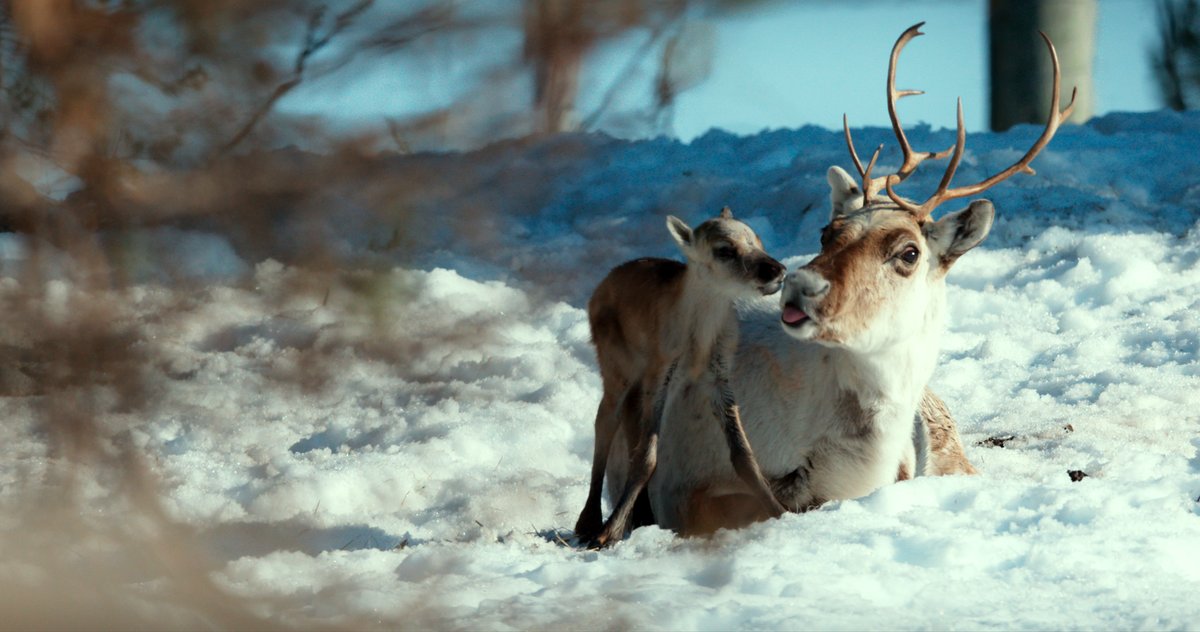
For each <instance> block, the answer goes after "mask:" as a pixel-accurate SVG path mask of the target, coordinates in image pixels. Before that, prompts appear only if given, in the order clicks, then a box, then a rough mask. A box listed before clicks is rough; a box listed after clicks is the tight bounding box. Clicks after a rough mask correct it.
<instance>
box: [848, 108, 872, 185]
mask: <svg viewBox="0 0 1200 632" xmlns="http://www.w3.org/2000/svg"><path fill="white" fill-rule="evenodd" d="M842 131H843V132H845V133H846V146H847V147H849V148H850V158H851V159H853V160H854V168H855V169H857V170H858V175H860V176H863V175H866V173H867V172H866V171H864V170H863V166H862V161H861V160H859V159H858V152H857V151H854V139H853V138H851V137H850V119H849V118H847V117H846V114H845V113H843V114H842Z"/></svg>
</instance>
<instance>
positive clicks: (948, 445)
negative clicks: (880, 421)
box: [917, 387, 979, 476]
mask: <svg viewBox="0 0 1200 632" xmlns="http://www.w3.org/2000/svg"><path fill="white" fill-rule="evenodd" d="M917 414H918V415H920V417H921V420H922V421H923V422H924V424H925V431H926V433H927V435H926V436H927V437H928V448H927V449H928V454H927V458H928V461H927V464H926V466H925V468H924V471H923V472H920V473H921V474H924V475H927V476H945V475H947V474H978V473H979V472H978V470H976V469H975V466H973V465H971V462H970V461H969V460H967V455H966V452H964V451H963V445H962V439H961V438H960V437H959V436H958V425H957V424H956V423H954V417H953V416H952V415H951V414H950V409H949V408H947V407H946V403H945V402H943V401H942V400H941V398H939V397H938V396H937V395H934V394H933V391H931V390H929V388H928V387H926V389H925V392H924V393H922V395H921V405H920V407H919V408H918V410H917Z"/></svg>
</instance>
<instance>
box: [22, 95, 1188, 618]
mask: <svg viewBox="0 0 1200 632" xmlns="http://www.w3.org/2000/svg"><path fill="white" fill-rule="evenodd" d="M1039 133H1040V129H1039V128H1038V127H1037V126H1022V127H1018V128H1016V129H1014V130H1012V131H1010V132H1007V133H1003V134H971V135H970V136H969V137H968V139H967V154H966V158H965V160H964V161H963V165H962V167H961V168H960V169H959V172H958V176H957V178H956V182H968V181H977V180H980V179H982V178H983V177H984V176H986V175H988V174H989V173H991V172H994V171H997V170H999V169H1001V168H1003V167H1005V166H1007V164H1009V163H1011V162H1013V161H1015V160H1016V159H1017V158H1018V157H1019V156H1020V155H1021V153H1022V152H1023V151H1024V149H1025V148H1026V147H1028V146H1029V145H1030V144H1031V143H1032V141H1033V139H1034V138H1036V136H1037V135H1038V134H1039ZM855 138H856V142H857V144H858V146H859V147H872V146H874V145H875V144H878V143H880V142H884V143H887V144H888V149H887V150H885V154H884V156H883V157H882V159H881V160H882V165H881V167H879V168H878V169H880V171H882V170H883V169H886V168H887V167H888V166H889V165H893V166H894V165H895V164H896V162H897V157H896V155H895V153H890V151H894V147H895V142H894V139H893V138H892V137H891V132H890V130H887V129H881V128H870V129H860V130H855ZM910 139H911V141H912V142H913V144H914V146H916V147H930V148H932V147H937V148H941V147H945V146H949V145H950V144H951V143H952V140H953V133H952V131H949V130H937V131H933V130H930V129H928V128H915V129H914V130H913V131H912V132H911V133H910ZM1196 147H1200V114H1197V113H1185V114H1179V113H1167V112H1163V113H1156V114H1139V115H1129V114H1113V115H1109V116H1106V117H1104V118H1101V119H1098V120H1094V121H1093V122H1091V123H1089V124H1087V125H1084V126H1069V127H1065V128H1063V129H1062V130H1061V131H1060V132H1059V133H1058V136H1057V137H1056V138H1055V139H1054V141H1053V142H1052V143H1051V145H1050V147H1049V148H1048V149H1047V150H1046V151H1045V152H1044V153H1043V154H1042V155H1041V156H1040V157H1039V158H1038V159H1037V160H1036V161H1035V163H1034V166H1035V167H1036V168H1037V170H1038V175H1036V176H1035V177H1029V176H1017V177H1014V178H1013V179H1012V180H1009V181H1008V182H1006V183H1004V184H1002V185H1000V186H998V187H996V188H995V189H993V190H992V191H990V192H989V193H988V194H987V196H988V197H989V199H991V200H992V201H993V202H994V203H995V206H996V209H997V219H996V224H995V227H994V229H993V231H992V233H991V235H990V236H989V237H988V238H987V240H986V241H985V242H984V243H983V245H982V246H981V247H979V248H978V249H976V250H974V251H972V252H971V253H969V254H967V255H966V256H964V257H963V258H962V259H961V260H960V261H959V262H958V263H957V264H956V266H955V268H954V269H953V271H952V273H951V274H950V276H949V281H948V298H949V303H950V314H949V322H948V328H947V332H946V335H945V338H944V343H943V348H942V355H941V361H940V364H939V368H938V369H937V371H936V373H935V375H934V377H933V380H932V384H931V385H932V387H933V389H934V390H935V391H936V392H937V393H938V394H939V395H940V396H941V397H942V398H944V399H945V400H946V402H947V404H948V405H949V407H950V409H951V410H952V411H953V413H954V416H955V417H956V419H957V420H958V423H959V428H960V431H961V432H962V435H963V439H964V443H965V444H966V446H967V454H968V456H969V458H970V459H971V460H972V461H973V463H974V464H975V465H976V466H977V467H978V468H979V469H980V471H981V475H980V476H976V477H944V478H918V479H915V480H910V481H904V482H900V483H896V484H894V485H890V486H888V487H885V488H883V489H880V490H878V491H876V492H875V493H873V494H871V495H869V496H867V497H864V498H860V499H855V500H846V501H841V502H834V503H830V504H828V505H826V506H824V507H822V508H821V509H820V510H818V511H813V512H810V513H806V514H802V515H786V516H784V517H783V518H781V519H778V520H772V521H768V522H766V523H760V524H757V525H753V526H751V527H749V528H746V529H742V530H739V531H734V532H729V531H722V532H719V533H718V534H717V535H716V536H714V537H713V538H711V539H693V540H683V539H679V538H676V537H675V536H674V535H673V534H671V533H669V532H666V531H663V530H661V529H658V528H654V527H648V528H643V529H639V530H637V531H635V532H634V533H633V534H632V536H631V537H630V538H629V539H628V540H627V541H625V542H622V543H620V544H619V545H617V546H615V547H613V548H612V549H610V550H604V551H599V552H597V551H585V550H580V549H578V548H574V547H571V546H564V544H563V542H561V541H560V540H559V538H560V536H561V537H563V538H569V537H570V534H569V531H568V529H569V528H570V526H571V525H572V524H573V523H574V520H575V517H576V515H577V513H578V511H579V509H580V508H581V507H582V503H583V500H584V497H585V495H586V488H587V472H588V468H589V464H590V459H591V445H592V418H593V414H594V411H595V406H596V404H597V403H598V402H599V399H600V388H599V378H598V375H597V372H596V366H595V360H594V355H593V352H592V349H591V346H590V342H589V333H588V328H587V322H586V315H585V313H584V311H583V309H582V305H583V303H584V301H585V300H586V297H587V295H588V294H589V292H590V291H591V289H592V288H593V287H594V286H595V284H596V282H597V281H598V280H599V279H600V278H601V277H602V276H603V274H605V272H606V271H607V270H608V269H609V268H610V267H612V266H614V265H616V264H618V263H620V262H621V261H623V260H626V259H629V258H633V257H635V256H645V255H667V256H672V255H673V246H672V244H671V242H670V240H669V238H668V235H667V233H666V231H665V229H664V228H663V227H662V224H663V216H664V215H665V214H667V213H671V214H675V215H678V216H680V217H683V218H685V219H686V220H688V221H691V222H698V221H701V220H703V219H705V218H706V217H709V216H712V215H713V214H715V213H716V211H717V210H719V209H720V208H721V206H723V205H726V204H727V205H729V206H731V207H732V208H733V210H734V212H735V214H736V215H737V216H738V217H740V218H742V219H744V220H746V221H747V222H748V223H749V224H751V225H752V226H753V227H754V228H755V229H756V230H757V231H758V232H759V233H760V235H761V236H762V237H763V240H764V242H765V245H766V248H767V250H768V251H769V252H771V253H773V254H775V255H776V256H777V257H779V258H781V259H785V260H786V261H785V262H786V263H787V264H788V265H789V267H790V268H794V267H795V266H797V265H802V264H803V263H804V262H806V261H807V259H808V258H809V257H811V256H812V255H813V254H814V253H815V251H816V249H817V235H818V232H819V229H820V228H821V226H823V225H824V223H825V221H826V219H827V216H828V212H829V210H828V191H827V186H826V184H825V180H824V173H825V170H826V168H827V167H828V166H829V165H831V164H841V165H843V166H848V158H847V154H846V151H845V148H844V145H843V142H842V140H841V134H840V132H833V131H828V130H824V129H820V128H816V127H805V128H803V129H799V130H778V131H771V132H764V133H761V134H758V135H755V136H749V137H738V136H733V135H730V134H727V133H723V132H715V131H714V132H710V133H708V134H707V135H705V136H702V137H700V138H698V139H696V140H695V141H694V142H692V143H690V144H682V143H680V142H677V141H672V140H667V139H656V140H648V141H637V142H630V141H621V140H615V139H612V138H608V137H605V136H600V135H573V136H563V137H557V138H550V139H546V140H542V141H538V142H533V143H517V142H513V143H503V144H499V145H494V146H492V147H489V148H485V149H483V150H480V151H477V152H473V153H467V154H442V155H432V154H431V155H415V156H407V157H397V158H395V159H393V161H394V164H392V165H391V166H390V168H391V169H394V170H395V171H396V173H397V174H400V175H403V174H420V176H421V178H422V179H423V181H424V182H425V184H426V186H425V188H424V189H423V193H422V194H420V195H416V196H414V198H413V200H410V201H409V203H410V204H412V205H413V209H412V211H413V213H414V217H416V218H417V219H416V220H415V222H416V225H414V226H412V227H411V228H412V230H413V231H414V233H419V234H421V235H423V236H424V237H423V238H422V241H420V242H419V243H417V244H416V245H415V246H413V247H412V248H411V249H409V251H408V252H406V253H405V257H406V260H405V262H404V265H403V266H401V265H396V266H395V267H394V268H393V269H392V270H391V271H390V272H389V273H387V274H384V275H382V276H379V275H376V276H372V277H370V286H371V288H372V292H371V293H370V294H369V295H367V294H364V292H363V290H362V284H358V285H356V284H354V283H347V282H343V283H336V284H334V285H332V286H331V289H330V290H329V292H328V293H327V294H324V295H322V294H321V293H319V292H318V293H311V294H304V293H300V294H295V293H290V294H289V293H286V292H284V288H287V287H290V286H291V285H290V284H292V283H294V282H296V281H297V279H296V276H297V275H299V274H301V273H300V272H299V271H298V269H297V268H295V267H293V266H291V265H289V264H288V258H287V256H286V255H280V258H279V260H275V259H262V260H258V259H254V258H253V257H252V255H251V254H247V251H245V250H244V249H239V248H238V247H236V245H235V244H234V243H232V242H231V241H230V240H229V239H227V238H225V237H223V236H222V235H220V234H217V233H211V232H198V231H185V230H180V229H174V228H169V229H168V228H157V229H153V231H150V232H148V233H147V234H146V235H145V236H144V238H145V240H146V243H147V244H152V247H153V248H161V249H168V250H170V251H172V252H174V253H177V254H176V255H175V258H176V259H177V260H178V261H179V270H178V271H177V272H178V273H179V274H182V275H183V276H184V277H186V278H188V279H191V281H192V283H189V284H178V283H176V282H174V281H170V280H169V279H178V278H179V277H178V276H171V277H161V276H160V275H159V274H158V272H156V271H155V270H152V269H147V270H145V271H144V272H139V273H138V276H137V278H139V279H141V281H142V282H141V283H140V284H139V285H138V286H137V287H136V288H135V291H134V292H132V293H131V295H132V297H133V298H132V300H131V302H130V304H129V318H132V319H135V320H137V321H139V322H141V323H142V324H143V325H144V326H145V327H146V328H147V331H149V332H150V333H151V336H150V339H151V340H154V341H155V344H156V345H158V346H159V347H160V350H161V352H162V354H163V356H162V357H163V358H164V361H163V362H161V363H160V364H161V366H157V367H156V368H155V369H154V371H155V373H154V377H153V384H154V388H155V391H156V396H157V399H156V402H157V404H156V408H155V411H156V412H155V413H154V414H153V415H150V416H147V417H146V418H145V419H142V420H140V421H139V422H138V423H137V424H136V426H135V428H136V430H135V432H134V440H135V441H136V442H137V444H138V445H139V447H140V448H141V449H142V450H144V452H145V453H146V454H147V455H149V456H150V457H151V458H150V463H151V464H152V466H153V468H154V470H155V471H156V473H157V474H158V475H159V476H160V477H161V478H162V480H163V481H164V487H165V489H166V494H167V503H168V508H169V510H170V512H171V514H172V515H173V516H174V517H176V518H177V519H178V520H180V521H182V522H184V523H186V524H188V525H190V526H192V527H194V528H195V529H196V530H197V533H198V538H199V540H198V541H199V543H200V544H201V545H202V546H203V547H204V548H205V550H206V551H208V552H210V553H211V554H212V555H214V556H216V557H217V558H218V559H219V560H221V561H222V564H223V566H222V568H221V570H220V572H219V573H218V576H217V579H218V581H219V582H220V583H221V584H222V585H223V586H226V587H228V588H229V589H231V590H232V591H234V592H236V593H237V594H241V595H248V596H253V597H256V598H258V597H261V598H262V599H263V601H262V604H264V606H263V607H264V608H267V611H266V614H268V615H269V616H271V617H274V618H278V619H279V620H282V621H292V622H309V623H312V622H321V623H325V624H331V625H336V624H338V623H339V622H344V621H361V620H368V621H377V622H379V623H380V625H383V626H389V625H406V624H407V625H409V626H417V627H422V626H428V625H435V626H437V627H440V628H472V629H511V628H518V629H545V628H559V627H568V628H572V629H599V628H603V629H613V628H622V629H623V628H630V627H634V628H650V629H697V630H718V629H731V628H771V629H803V628H818V629H880V628H938V629H941V628H955V629H983V628H1002V629H1014V628H1017V629H1023V628H1034V629H1195V628H1196V626H1197V625H1198V624H1197V622H1198V621H1200V603H1198V602H1197V601H1196V595H1197V594H1200V500H1198V497H1200V268H1198V266H1197V261H1198V259H1200V228H1198V226H1197V221H1198V220H1200V184H1197V183H1200V161H1197V160H1196V159H1195V150H1196ZM930 164H931V165H932V164H933V163H930ZM940 177H941V169H939V168H937V167H936V166H927V167H926V168H925V170H924V171H922V172H920V173H919V174H918V175H916V176H914V177H913V178H911V179H910V181H909V182H907V183H905V185H904V186H903V188H902V192H903V193H906V194H908V195H911V196H913V197H917V196H919V195H920V192H922V191H932V189H933V187H934V186H935V185H936V182H937V180H938V179H939V178H940ZM346 196H347V198H346V200H343V202H345V204H344V205H343V207H344V208H349V209H350V210H345V211H341V210H340V211H339V213H342V214H344V215H346V216H348V217H350V218H351V220H347V221H341V220H338V221H332V220H331V221H330V222H329V226H328V230H330V231H332V233H331V235H332V237H333V238H334V240H335V241H336V243H339V244H341V246H340V250H339V252H341V253H343V254H345V255H346V257H347V260H348V261H359V262H361V261H369V260H370V261H375V262H379V261H380V260H382V261H384V262H385V263H386V262H387V260H388V257H389V256H391V255H389V254H387V253H386V252H383V253H381V251H379V250H378V249H375V248H372V247H370V245H369V244H371V243H374V242H375V240H378V239H381V237H380V235H384V236H386V235H387V234H390V232H391V229H390V227H389V226H388V225H387V223H386V222H385V221H384V220H382V219H379V218H377V217H365V216H364V217H358V216H356V215H355V211H353V204H351V203H350V202H349V201H347V200H349V197H350V196H349V194H348V193H347V194H346ZM335 203H336V202H335ZM946 210H951V209H946ZM22 239H23V238H21V237H15V236H12V235H4V236H0V272H2V273H3V274H4V275H5V276H4V278H0V292H2V293H8V294H11V293H15V292H17V291H18V290H19V289H20V285H19V278H20V275H19V271H20V270H21V268H22V266H24V265H28V261H27V260H26V259H25V258H24V254H23V253H24V252H25V248H26V246H25V244H23V242H22ZM382 239H386V237H383V238H382ZM147 247H151V246H147ZM397 263H398V262H397ZM43 265H45V264H43ZM389 267H391V266H389ZM195 282H200V288H199V289H198V290H197V289H195V287H194V283H195ZM56 284H57V285H56ZM51 286H53V287H48V288H47V293H48V294H53V292H61V293H66V294H69V293H70V292H71V291H72V288H70V287H64V282H54V283H51ZM54 288H57V289H54ZM184 296H186V297H187V309H183V310H180V309H171V310H166V309H165V308H164V307H163V306H165V305H168V304H170V303H172V302H173V301H175V300H179V299H180V298H181V297H184ZM314 359H315V360H316V361H318V362H319V363H320V369H321V371H322V372H323V374H324V375H325V380H326V381H325V382H324V384H323V386H322V387H321V388H318V389H311V390H305V389H301V388H299V387H298V386H296V383H295V380H294V379H290V378H292V377H294V376H295V375H296V374H297V372H301V371H304V370H306V368H305V367H307V366H309V364H311V363H312V362H313V361H314ZM6 399H7V401H6V402H5V403H4V404H3V409H4V415H5V416H6V417H8V418H10V419H22V418H32V415H33V414H34V410H35V408H36V404H35V403H34V401H33V400H34V399H35V398H32V397H31V398H6ZM0 432H2V433H3V441H4V443H5V444H6V445H7V446H9V447H8V449H7V450H6V458H5V459H4V460H3V461H0V497H3V496H4V495H9V496H11V495H13V494H16V493H17V492H18V490H19V489H20V485H19V481H20V480H22V479H23V478H24V477H26V476H28V473H29V472H31V471H37V470H38V469H39V467H41V466H39V465H38V464H39V463H41V462H42V461H43V460H44V459H45V458H46V456H45V454H44V448H42V447H40V443H39V442H38V440H37V438H36V437H33V436H31V435H30V434H29V430H28V427H27V425H26V424H19V423H10V424H6V425H5V426H3V430H0ZM1069 470H1080V471H1083V472H1086V474H1087V477H1086V478H1083V479H1082V480H1080V481H1078V482H1074V481H1073V480H1072V478H1071V477H1070V476H1068V471H1069Z"/></svg>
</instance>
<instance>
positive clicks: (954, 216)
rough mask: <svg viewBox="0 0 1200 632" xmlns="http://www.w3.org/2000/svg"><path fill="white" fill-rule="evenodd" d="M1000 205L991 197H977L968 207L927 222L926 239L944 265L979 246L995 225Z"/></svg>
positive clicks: (947, 266) (946, 266)
mask: <svg viewBox="0 0 1200 632" xmlns="http://www.w3.org/2000/svg"><path fill="white" fill-rule="evenodd" d="M995 217H996V209H995V208H994V207H993V206H992V203H991V202H989V201H987V200H975V201H974V202H971V205H970V206H968V207H967V208H965V209H963V210H961V211H958V212H956V213H950V214H949V215H947V216H945V217H943V218H942V219H939V220H938V221H936V222H933V223H932V224H928V225H926V226H925V240H926V241H927V242H928V243H929V247H930V248H931V249H932V254H933V255H934V256H936V257H937V258H938V260H939V261H940V263H941V266H942V268H944V269H949V268H950V266H951V265H952V264H953V263H954V262H955V261H956V260H958V258H959V257H961V256H962V255H963V253H965V252H967V251H968V250H970V249H972V248H974V247H975V246H978V245H979V243H980V242H982V241H983V238H984V237H987V234H988V231H990V230H991V229H992V220H993V219H995Z"/></svg>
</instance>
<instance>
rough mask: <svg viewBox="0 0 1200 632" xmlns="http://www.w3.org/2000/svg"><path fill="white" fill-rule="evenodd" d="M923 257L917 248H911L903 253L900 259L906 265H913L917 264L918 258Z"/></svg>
mask: <svg viewBox="0 0 1200 632" xmlns="http://www.w3.org/2000/svg"><path fill="white" fill-rule="evenodd" d="M920 256H921V251H920V250H917V247H916V246H909V247H907V248H905V249H904V252H901V253H900V255H899V257H900V260H901V261H903V262H904V263H905V264H906V265H910V266H911V265H913V264H914V263H916V262H917V258H918V257H920Z"/></svg>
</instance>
